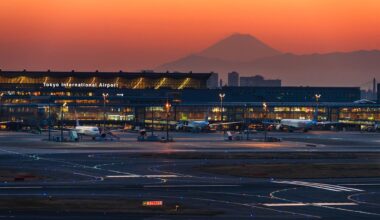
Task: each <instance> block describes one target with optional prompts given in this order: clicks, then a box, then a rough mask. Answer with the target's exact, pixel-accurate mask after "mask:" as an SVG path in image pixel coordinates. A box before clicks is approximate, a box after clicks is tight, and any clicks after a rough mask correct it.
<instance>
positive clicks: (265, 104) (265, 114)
mask: <svg viewBox="0 0 380 220" xmlns="http://www.w3.org/2000/svg"><path fill="white" fill-rule="evenodd" d="M267 109H268V105H267V103H265V102H263V112H264V115H263V118H264V120H263V122H264V123H263V124H264V141H267V125H266V123H267V122H266V118H267Z"/></svg>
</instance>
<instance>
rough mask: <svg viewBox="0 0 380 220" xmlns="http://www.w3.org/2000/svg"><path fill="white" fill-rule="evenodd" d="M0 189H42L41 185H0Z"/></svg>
mask: <svg viewBox="0 0 380 220" xmlns="http://www.w3.org/2000/svg"><path fill="white" fill-rule="evenodd" d="M0 189H42V186H1V187H0Z"/></svg>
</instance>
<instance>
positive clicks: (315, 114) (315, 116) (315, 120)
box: [313, 105, 318, 122]
mask: <svg viewBox="0 0 380 220" xmlns="http://www.w3.org/2000/svg"><path fill="white" fill-rule="evenodd" d="M313 121H314V122H318V105H316V106H315V111H314V114H313Z"/></svg>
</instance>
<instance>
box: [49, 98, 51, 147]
mask: <svg viewBox="0 0 380 220" xmlns="http://www.w3.org/2000/svg"><path fill="white" fill-rule="evenodd" d="M48 110H49V111H48V117H49V119H48V123H49V124H48V129H49V130H48V131H49V141H51V97H49V109H48Z"/></svg>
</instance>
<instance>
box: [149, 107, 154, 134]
mask: <svg viewBox="0 0 380 220" xmlns="http://www.w3.org/2000/svg"><path fill="white" fill-rule="evenodd" d="M150 110H151V114H152V126H151V128H152V130H151V136H153V130H154V123H153V119H154V113H153V105H152V106H151V107H150Z"/></svg>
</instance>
